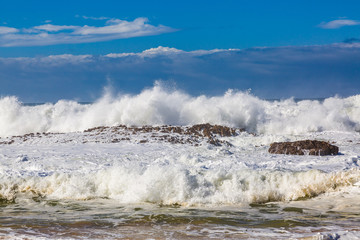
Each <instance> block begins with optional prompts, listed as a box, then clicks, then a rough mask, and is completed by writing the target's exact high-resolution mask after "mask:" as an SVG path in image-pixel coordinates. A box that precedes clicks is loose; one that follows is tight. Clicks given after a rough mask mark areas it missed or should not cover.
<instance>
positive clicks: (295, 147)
mask: <svg viewBox="0 0 360 240" xmlns="http://www.w3.org/2000/svg"><path fill="white" fill-rule="evenodd" d="M269 153H274V154H287V155H320V156H325V155H337V154H338V153H339V148H338V147H337V146H334V145H331V144H329V143H327V142H324V141H317V140H303V141H295V142H274V143H272V144H270V148H269Z"/></svg>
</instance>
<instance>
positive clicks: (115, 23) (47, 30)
mask: <svg viewBox="0 0 360 240" xmlns="http://www.w3.org/2000/svg"><path fill="white" fill-rule="evenodd" d="M173 31H176V29H173V28H171V27H167V26H164V25H158V26H154V25H150V24H148V19H147V18H136V19H135V20H133V21H125V20H120V19H109V20H107V21H106V24H105V25H104V26H100V27H99V26H88V25H84V26H72V25H53V24H49V23H48V24H44V25H40V26H34V27H31V28H24V29H17V28H12V27H5V26H0V47H14V46H45V45H56V44H70V43H88V42H100V41H109V40H114V39H122V38H132V37H142V36H150V35H159V34H162V33H168V32H173Z"/></svg>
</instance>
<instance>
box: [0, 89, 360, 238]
mask: <svg viewBox="0 0 360 240" xmlns="http://www.w3.org/2000/svg"><path fill="white" fill-rule="evenodd" d="M201 123H210V124H218V125H223V126H228V127H232V128H236V129H238V131H237V133H236V136H231V137H221V136H218V138H219V139H220V140H222V141H223V142H226V143H227V144H221V146H216V145H213V144H210V143H209V142H207V141H206V139H203V140H201V139H200V140H199V143H198V144H196V145H195V144H176V143H171V142H167V141H161V140H156V139H154V137H153V135H154V134H155V133H154V132H149V133H136V132H128V133H126V134H125V133H122V134H120V133H118V132H115V131H114V128H112V127H115V126H118V125H124V126H144V125H147V126H162V125H176V126H191V125H194V124H201ZM99 126H107V127H109V128H103V129H100V130H98V131H93V132H91V131H85V130H86V129H89V128H94V127H99ZM359 131H360V95H356V96H351V97H347V98H341V97H332V98H326V99H323V100H299V101H296V100H294V99H284V100H273V101H266V100H262V99H260V98H258V97H256V96H253V95H251V94H250V93H248V92H239V91H231V90H229V91H228V92H226V93H225V94H224V95H223V96H216V97H208V96H195V97H194V96H190V95H188V94H186V93H184V92H181V91H178V90H166V89H164V88H163V87H161V86H158V85H157V86H155V87H153V88H151V89H146V90H144V91H142V92H141V93H139V94H137V95H115V96H114V95H111V94H105V95H104V96H103V97H102V98H101V99H99V100H98V101H96V102H94V103H90V104H81V103H78V102H76V101H68V100H60V101H58V102H56V103H48V104H36V105H26V104H23V103H21V102H20V101H19V100H18V99H17V98H16V97H13V96H10V97H3V98H1V99H0V137H1V138H0V198H1V203H0V208H1V212H0V236H3V237H9V238H15V239H16V238H17V239H22V238H27V239H39V238H56V239H78V238H92V239H104V238H106V239H108V238H123V239H189V238H191V239H211V238H213V239H225V238H227V239H249V238H250V239H339V238H341V239H359V238H360V201H359V199H360V169H359V163H360V162H359V161H360V134H359ZM31 133H33V134H31ZM164 134H165V133H164ZM166 134H168V135H171V136H173V137H177V136H178V134H177V133H166ZM115 137H116V139H125V140H123V141H112V140H113V139H114V138H115ZM304 139H316V140H323V141H328V142H330V143H332V144H334V145H336V146H338V147H339V149H340V150H339V151H340V153H339V154H338V155H336V156H308V155H304V156H291V155H279V154H270V153H268V151H267V150H268V148H269V145H270V144H271V143H272V142H279V141H295V140H304Z"/></svg>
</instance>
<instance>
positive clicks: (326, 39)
mask: <svg viewBox="0 0 360 240" xmlns="http://www.w3.org/2000/svg"><path fill="white" fill-rule="evenodd" d="M359 12H360V2H359V1H346V0H344V1H341V2H340V1H257V0H253V1H226V0H224V1H156V0H153V1H131V2H130V1H109V0H102V1H81V0H80V1H79V0H77V1H76V0H72V1H68V0H64V1H61V2H60V1H59V2H56V3H54V2H53V1H40V0H39V1H37V0H34V1H16V0H14V1H7V2H5V3H2V7H1V8H0V58H1V59H0V70H1V72H0V95H1V96H5V95H16V96H19V97H20V99H22V100H24V101H56V100H57V99H61V98H70V99H80V100H84V101H87V100H92V99H93V98H94V96H95V97H96V96H98V95H99V93H100V92H101V89H102V87H103V86H104V85H106V84H107V82H109V81H110V80H109V79H111V82H112V84H113V85H114V87H115V88H117V89H119V91H125V92H139V91H141V89H143V88H144V87H148V86H151V85H152V84H153V82H154V81H156V80H159V79H160V80H163V81H169V82H175V83H176V85H177V86H179V87H180V88H182V89H184V90H185V91H188V92H190V93H191V94H195V95H196V94H220V92H221V91H226V89H227V88H235V89H239V90H246V89H248V88H251V89H252V90H253V92H254V93H255V94H257V95H259V96H260V97H263V98H281V97H289V96H294V97H327V96H331V95H334V94H335V93H339V94H340V95H344V96H346V95H351V94H356V93H359V90H360V88H359V87H360V86H359V82H360V79H359V74H360V73H359V72H358V71H357V69H359V67H360V66H359V57H358V56H359V52H360V51H359V48H360V47H359V46H358V45H359V39H360V14H359ZM159 46H163V47H165V48H158V47H159ZM350 46H351V47H350ZM166 47H168V48H169V49H170V50H171V49H172V50H171V52H172V54H171V56H170V55H168V54H166V51H165V50H166V49H167V48H166ZM259 47H264V48H267V49H269V50H268V51H264V50H262V51H255V50H254V49H259ZM148 49H157V50H156V51H153V52H156V57H151V58H149V57H144V56H145V55H146V54H145V55H144V54H143V55H142V56H141V53H142V52H143V51H145V53H148V52H146V50H148ZM174 49H177V50H181V51H182V52H177V53H174V51H173V50H174ZM213 49H224V50H229V49H237V52H236V51H235V52H234V51H232V50H231V51H223V52H222V53H215V52H212V51H211V50H213ZM345 49H346V50H345ZM198 50H206V51H207V52H206V53H203V54H194V51H198ZM254 52H256V54H254ZM119 53H133V54H135V55H132V56H127V57H126V58H123V57H121V58H120V57H117V58H111V61H105V60H104V56H107V55H108V54H119ZM64 54H66V56H67V57H63V58H61V57H60V58H61V59H62V60H61V61H63V62H62V63H61V64H60V65H59V57H57V58H56V57H52V58H51V56H55V55H57V56H59V55H64ZM136 54H138V55H136ZM285 54H295V55H298V56H300V57H302V58H301V59H300V60H299V59H296V60H294V58H290V57H289V56H287V55H285ZM84 55H86V56H87V57H84V58H81V57H79V56H84ZM89 55H90V56H91V58H90V57H89ZM49 56H50V57H49ZM152 56H154V55H152ZM272 56H277V58H275V57H273V58H272ZM329 56H331V59H332V60H330V59H329ZM14 58H17V60H16V61H15V60H14ZM184 58H186V59H188V61H190V62H194V65H191V66H188V69H186V68H185V67H186V66H185V65H184V62H183V61H181V59H184ZM21 59H22V60H21ZM76 59H77V60H79V59H87V60H88V61H87V62H83V61H80V60H79V61H80V62H77V63H76V64H75V63H74V61H76ZM89 59H91V61H90V60H89ZM124 59H127V60H129V61H130V60H131V61H135V60H136V61H135V62H136V64H135V63H134V65H133V66H135V65H136V67H137V70H138V72H137V71H135V70H127V69H129V68H130V67H129V66H128V65H127V64H128V63H127V62H126V61H124ZM134 59H135V60H134ZM139 59H141V61H142V64H140V63H139V61H140V60H139ZM279 59H280V60H283V62H282V61H280V60H279ZM349 59H351V61H350V60H349ZM44 61H45V62H46V61H47V62H48V63H49V62H51V65H52V67H49V66H44V65H43V62H44ZM89 61H90V62H91V64H92V65H93V68H92V69H94V66H96V67H98V66H100V65H102V66H103V65H104V64H108V65H109V66H108V67H107V71H104V70H101V68H100V67H99V70H98V71H96V72H94V70H92V73H91V74H89V69H88V68H89V67H90V65H91V64H89ZM104 61H105V62H104ZM141 61H140V62H141ZM30 62H31V67H30V68H29V64H30ZM164 62H166V63H167V64H164ZM224 62H226V63H228V64H227V65H224V64H223V63H224ZM245 62H246V63H249V62H252V63H256V64H257V65H256V70H255V69H249V68H244V66H245V65H246V64H245ZM259 62H261V64H258V63H259ZM345 62H346V65H344V63H345ZM195 63H196V64H195ZM220 63H221V64H223V65H222V66H223V69H227V71H230V72H228V73H224V72H223V71H224V70H223V69H218V70H217V71H218V72H214V66H218V65H219V64H220ZM55 66H56V67H55ZM111 66H112V67H111ZM114 66H117V67H114ZM124 66H128V68H124ZM150 66H152V68H151V69H149V68H150ZM252 66H254V64H253V65H252ZM300 66H301V67H300ZM206 67H208V68H209V69H207V68H206ZM95 69H96V68H95ZM120 69H122V70H120ZM180 69H181V71H180ZM269 69H272V71H271V70H269ZM275 69H278V70H279V69H281V72H279V71H275ZM292 69H293V71H291V70H292ZM324 69H333V71H336V73H334V72H332V74H331V75H330V73H329V72H331V71H324ZM183 71H189V72H192V73H193V74H192V75H191V76H190V74H183ZM264 71H270V72H269V73H268V74H264ZM74 72H75V73H76V74H75V73H74ZM139 72H140V73H139ZM141 72H144V74H141ZM209 72H212V74H211V76H209V75H208V74H207V73H209ZM145 73H146V75H145ZM300 73H301V74H300ZM55 75H56V76H55ZM195 75H197V77H194V76H195ZM75 76H76V78H75ZM94 76H96V77H97V79H94ZM151 76H153V77H151ZM214 76H217V77H214ZM299 76H301V77H302V79H300V78H299ZM329 78H331V79H332V80H331V82H333V83H334V84H336V85H337V92H335V91H334V90H331V89H330V88H326V89H325V90H322V91H318V92H316V91H314V90H313V88H314V86H318V85H319V86H320V85H321V84H323V83H324V81H325V80H324V79H329ZM79 79H81V80H79ZM309 79H311V81H310V80H309ZM69 82H71V83H72V85H73V86H76V89H77V90H76V91H75V90H74V91H72V90H71V89H69V88H70V86H69ZM204 84H205V85H204ZM290 84H292V86H294V84H295V85H296V86H297V85H299V86H304V87H302V88H300V90H299V91H293V90H290V88H291V85H290ZM24 85H27V87H26V89H25V88H24V87H23V86H24ZM210 86H211V87H210ZM215 86H217V87H215ZM219 86H220V87H219ZM272 86H284V88H283V91H282V92H280V91H279V90H278V87H272ZM322 86H323V85H322ZM32 88H33V89H32ZM37 89H41V91H39V90H37ZM80 89H83V90H84V91H82V92H81V93H80ZM29 90H30V91H29Z"/></svg>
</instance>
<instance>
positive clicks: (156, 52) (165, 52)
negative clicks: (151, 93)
mask: <svg viewBox="0 0 360 240" xmlns="http://www.w3.org/2000/svg"><path fill="white" fill-rule="evenodd" d="M232 51H240V49H212V50H195V51H189V52H186V51H183V50H180V49H176V48H171V47H162V46H159V47H157V48H150V49H147V50H144V51H142V52H139V53H109V54H107V55H105V57H109V58H121V57H128V56H138V57H157V56H176V55H179V54H183V55H189V56H203V55H209V54H213V53H218V52H232Z"/></svg>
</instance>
